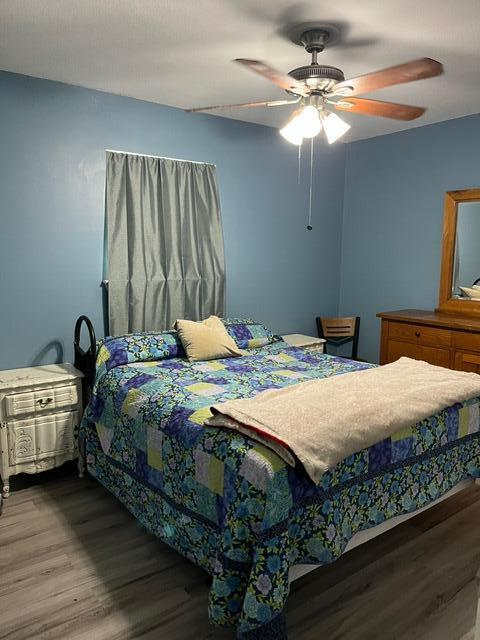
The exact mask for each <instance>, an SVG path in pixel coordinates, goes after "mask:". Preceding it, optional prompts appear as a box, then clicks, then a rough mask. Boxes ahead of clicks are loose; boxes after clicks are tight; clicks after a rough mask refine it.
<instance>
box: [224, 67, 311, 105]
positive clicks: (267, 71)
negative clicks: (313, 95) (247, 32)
mask: <svg viewBox="0 0 480 640" xmlns="http://www.w3.org/2000/svg"><path fill="white" fill-rule="evenodd" d="M234 62H238V63H239V64H241V65H243V66H244V67H247V69H250V70H251V71H255V73H258V74H259V75H261V76H262V77H264V78H266V79H267V80H270V82H273V83H274V84H276V85H277V87H281V88H282V89H285V91H291V92H292V93H296V94H297V95H300V96H306V95H308V94H309V90H308V87H307V86H306V85H305V84H303V82H299V81H298V80H295V78H292V77H291V76H289V75H288V74H287V73H282V72H281V71H277V70H276V69H273V67H270V66H269V65H268V64H265V62H260V60H247V59H246V58H236V59H235V60H234Z"/></svg>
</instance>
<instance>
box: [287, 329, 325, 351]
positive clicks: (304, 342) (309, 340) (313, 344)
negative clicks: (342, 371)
mask: <svg viewBox="0 0 480 640" xmlns="http://www.w3.org/2000/svg"><path fill="white" fill-rule="evenodd" d="M282 338H283V339H284V340H285V342H286V343H287V344H289V345H290V346H291V347H304V348H307V349H315V351H320V353H323V351H324V349H325V347H324V345H325V342H326V340H324V339H323V338H315V337H313V336H304V335H302V334H301V333H289V334H288V335H286V336H282Z"/></svg>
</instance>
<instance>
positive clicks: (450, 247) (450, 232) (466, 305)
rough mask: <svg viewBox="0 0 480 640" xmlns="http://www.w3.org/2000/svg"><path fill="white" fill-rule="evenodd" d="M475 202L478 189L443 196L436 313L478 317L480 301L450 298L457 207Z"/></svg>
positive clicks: (452, 192) (479, 193)
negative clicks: (463, 203) (440, 259)
mask: <svg viewBox="0 0 480 640" xmlns="http://www.w3.org/2000/svg"><path fill="white" fill-rule="evenodd" d="M476 200H478V201H479V202H480V188H479V189H464V190H462V191H447V193H446V194H445V209H444V211H445V213H444V217H443V236H442V264H441V268H440V293H439V296H438V309H436V311H440V312H443V313H451V314H457V315H463V316H476V317H478V316H480V300H479V301H478V302H477V301H476V300H463V299H462V298H453V297H452V287H453V267H454V260H455V243H456V238H457V213H458V205H459V203H460V202H475V201H476Z"/></svg>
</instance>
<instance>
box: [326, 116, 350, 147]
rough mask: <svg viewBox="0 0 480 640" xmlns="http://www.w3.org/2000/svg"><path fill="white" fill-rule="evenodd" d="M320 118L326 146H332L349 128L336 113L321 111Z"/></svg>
mask: <svg viewBox="0 0 480 640" xmlns="http://www.w3.org/2000/svg"><path fill="white" fill-rule="evenodd" d="M320 117H321V120H322V124H323V130H324V131H325V135H326V136H327V140H328V144H333V143H334V142H336V141H337V140H339V139H340V138H341V137H342V136H343V135H345V134H346V133H347V131H348V130H349V129H350V128H351V127H350V125H349V124H348V123H347V122H345V120H342V119H341V118H339V117H338V116H337V114H336V113H332V112H331V111H326V110H322V111H321V112H320Z"/></svg>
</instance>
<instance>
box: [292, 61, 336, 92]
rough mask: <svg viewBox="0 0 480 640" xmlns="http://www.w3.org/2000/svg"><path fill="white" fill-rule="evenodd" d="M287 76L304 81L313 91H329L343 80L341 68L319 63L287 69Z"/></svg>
mask: <svg viewBox="0 0 480 640" xmlns="http://www.w3.org/2000/svg"><path fill="white" fill-rule="evenodd" d="M288 75H289V76H292V78H295V80H299V81H300V82H305V83H306V84H307V85H308V86H309V87H310V88H311V89H312V90H313V91H314V90H318V91H329V90H330V89H332V88H333V87H334V86H335V85H336V84H337V82H343V81H344V80H345V76H344V75H343V72H342V70H341V69H337V67H329V66H327V65H321V64H309V65H306V66H304V67H297V68H296V69H292V71H289V73H288Z"/></svg>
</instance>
